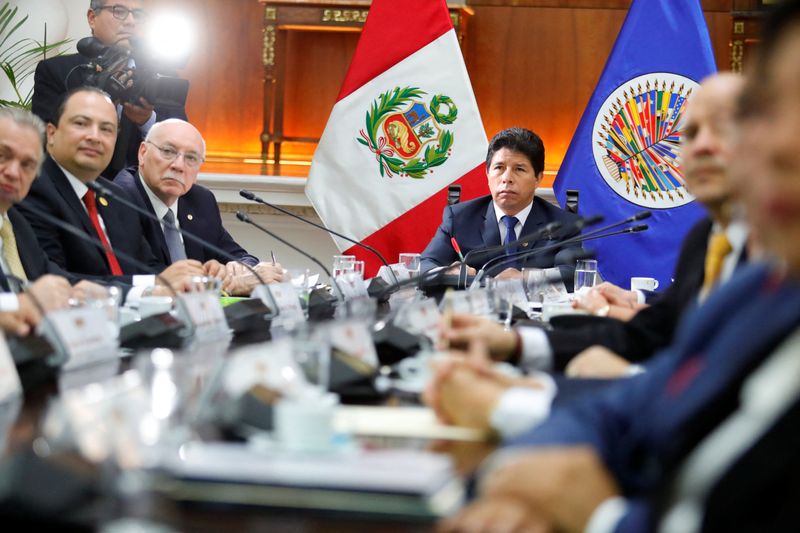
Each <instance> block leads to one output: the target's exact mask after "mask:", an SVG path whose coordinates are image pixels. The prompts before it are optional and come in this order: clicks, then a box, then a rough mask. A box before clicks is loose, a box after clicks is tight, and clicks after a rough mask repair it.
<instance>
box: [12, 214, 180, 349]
mask: <svg viewBox="0 0 800 533" xmlns="http://www.w3.org/2000/svg"><path fill="white" fill-rule="evenodd" d="M26 207H27V208H28V209H30V210H31V211H33V212H35V213H36V215H37V216H39V217H41V218H42V219H44V220H45V222H47V223H49V224H53V225H54V226H56V227H58V228H60V229H62V230H64V231H66V232H67V233H71V234H72V235H74V236H76V237H78V238H79V239H81V240H82V241H84V242H87V243H89V244H91V245H92V246H94V247H96V248H98V249H99V250H100V251H102V252H103V253H105V250H106V248H105V246H104V245H103V243H102V242H101V241H100V239H98V238H97V237H92V236H91V235H88V234H86V233H84V232H83V230H81V229H79V228H77V227H75V226H73V225H72V224H70V223H69V222H65V221H63V220H61V219H60V218H58V217H55V216H53V215H51V214H50V213H48V212H47V211H44V210H42V209H39V208H35V207H33V206H31V205H28V206H26ZM110 245H111V243H110V242H109V246H110ZM112 249H113V248H112ZM114 255H116V256H117V257H119V258H121V259H124V260H125V261H127V262H129V263H131V264H132V265H134V266H135V267H136V268H138V269H140V270H142V271H144V272H147V273H148V274H153V275H155V277H156V279H158V280H159V281H160V282H161V283H162V284H163V285H164V286H165V287H166V288H167V289H168V290H169V292H170V293H171V294H172V296H173V297H174V299H175V304H176V305H177V306H178V308H179V310H180V312H181V313H182V314H183V316H184V317H185V319H186V323H185V324H183V327H182V328H181V329H180V331H178V330H177V329H176V324H175V323H174V322H171V321H170V320H169V319H167V318H166V317H165V316H163V315H156V316H153V317H147V318H146V319H144V320H140V321H139V322H135V323H134V324H129V325H128V326H125V328H122V329H123V330H125V329H126V328H130V326H137V327H136V328H134V329H135V331H134V330H133V329H131V330H129V331H131V332H132V333H131V334H129V335H125V334H124V331H120V345H122V346H125V345H127V346H129V347H134V348H138V347H142V348H144V347H157V346H162V347H164V346H165V344H164V343H159V344H157V345H155V346H151V345H150V344H149V343H148V344H140V343H139V342H138V341H137V339H136V338H135V336H136V335H138V334H142V335H144V336H145V337H147V338H149V339H150V340H152V341H157V340H160V339H161V338H162V337H163V338H165V339H166V340H165V342H171V343H172V344H171V345H170V346H168V347H179V346H181V345H183V343H184V341H185V340H186V339H189V338H191V336H192V335H194V331H195V325H194V323H193V322H192V320H191V318H190V317H191V315H190V314H189V311H188V309H186V304H185V302H184V301H183V300H181V298H179V297H178V292H177V291H176V290H175V288H174V287H173V286H172V284H171V283H170V282H169V281H167V280H166V279H165V278H164V277H163V276H162V275H161V274H160V273H158V272H156V271H155V270H154V269H153V268H152V267H151V266H150V265H148V264H146V263H143V262H142V261H140V260H139V259H137V258H135V257H133V256H132V255H130V254H127V253H125V252H123V251H121V250H114ZM165 315H167V316H170V318H172V317H171V315H169V314H168V313H165ZM151 319H153V320H151ZM174 320H175V319H174V318H172V321H174ZM176 337H177V338H176ZM145 340H146V339H145Z"/></svg>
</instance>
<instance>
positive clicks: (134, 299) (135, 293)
mask: <svg viewBox="0 0 800 533" xmlns="http://www.w3.org/2000/svg"><path fill="white" fill-rule="evenodd" d="M155 284H156V277H155V276H152V275H142V274H137V275H135V276H133V287H131V290H129V291H128V294H127V295H126V296H125V305H127V306H128V307H139V300H141V299H142V294H143V293H144V291H146V290H147V289H149V288H150V287H152V286H153V285H155Z"/></svg>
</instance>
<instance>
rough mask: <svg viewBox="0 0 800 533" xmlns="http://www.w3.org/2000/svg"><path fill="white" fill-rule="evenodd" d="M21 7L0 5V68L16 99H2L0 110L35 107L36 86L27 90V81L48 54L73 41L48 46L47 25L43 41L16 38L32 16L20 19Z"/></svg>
mask: <svg viewBox="0 0 800 533" xmlns="http://www.w3.org/2000/svg"><path fill="white" fill-rule="evenodd" d="M17 11H18V8H17V7H13V8H12V7H11V6H10V5H9V3H8V2H4V3H3V5H2V6H0V69H2V70H3V74H5V76H6V79H7V80H8V83H9V85H10V87H11V89H12V91H13V94H14V97H15V99H10V100H6V99H2V98H0V107H19V108H23V109H30V108H31V99H32V98H33V87H32V86H31V88H30V89H28V90H25V89H24V88H23V85H24V83H25V80H26V79H28V77H29V76H31V74H33V72H34V70H35V69H36V65H37V63H39V61H41V60H42V59H44V58H45V57H47V52H49V51H52V50H53V49H55V48H58V47H59V46H61V45H63V44H66V43H68V42H69V41H70V39H65V40H63V41H59V42H56V43H51V44H48V43H47V24H45V26H44V38H43V39H42V42H39V41H37V40H35V39H31V38H30V37H26V38H22V39H16V40H15V39H14V34H15V32H17V30H19V28H20V27H22V25H23V24H25V23H26V22H27V20H28V16H27V15H26V16H24V17H22V18H21V19H18V18H17Z"/></svg>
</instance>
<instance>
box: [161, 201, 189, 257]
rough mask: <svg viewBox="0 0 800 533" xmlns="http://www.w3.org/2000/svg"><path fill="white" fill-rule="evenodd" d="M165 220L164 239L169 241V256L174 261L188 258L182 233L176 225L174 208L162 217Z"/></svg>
mask: <svg viewBox="0 0 800 533" xmlns="http://www.w3.org/2000/svg"><path fill="white" fill-rule="evenodd" d="M161 220H163V221H164V239H165V240H166V241H167V248H168V249H169V257H170V259H171V260H172V262H173V263H174V262H175V261H180V260H181V259H186V249H184V247H183V243H182V242H181V235H180V233H179V232H178V229H177V228H176V227H175V215H174V214H173V213H172V209H167V214H166V215H164V217H163V218H162V219H161Z"/></svg>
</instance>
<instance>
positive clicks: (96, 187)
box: [86, 181, 266, 285]
mask: <svg viewBox="0 0 800 533" xmlns="http://www.w3.org/2000/svg"><path fill="white" fill-rule="evenodd" d="M86 186H87V187H89V188H90V189H92V190H93V191H94V192H95V193H96V194H99V195H102V196H107V197H109V198H111V199H112V200H115V201H117V202H119V203H121V204H122V205H124V206H125V207H128V208H130V209H133V210H134V211H136V212H137V213H139V214H140V215H144V216H145V217H147V218H149V219H150V220H152V221H154V222H155V223H157V224H162V223H163V224H164V225H165V226H167V227H169V228H171V229H174V230H176V231H177V232H178V233H180V234H181V235H183V236H184V237H185V238H187V239H189V240H190V241H192V242H195V243H197V244H199V245H201V246H204V247H206V248H208V249H209V250H211V251H212V252H214V253H215V254H217V255H220V256H222V257H224V258H225V259H227V260H228V261H234V262H236V263H239V264H240V265H242V266H243V267H245V268H246V269H247V270H249V271H250V273H251V274H253V275H254V276H255V277H256V279H257V280H258V282H259V283H260V284H261V285H266V282H265V281H264V278H262V277H261V276H260V275H259V273H258V272H257V271H256V269H255V268H253V267H252V266H250V265H248V264H247V263H245V262H244V261H242V260H241V259H239V258H238V257H236V256H235V255H233V254H231V253H229V252H227V251H225V250H223V249H222V248H220V247H219V246H216V245H214V244H212V243H210V242H208V241H207V240H206V239H203V238H201V237H198V236H197V235H195V234H194V233H192V232H190V231H187V230H185V229H182V228H179V227H178V225H177V224H176V223H175V222H171V223H168V222H166V221H164V220H161V219H159V218H158V217H157V216H155V215H154V214H153V213H151V212H150V211H149V210H147V209H144V208H143V207H141V206H139V205H136V204H135V203H134V202H131V201H130V200H128V199H127V198H123V197H122V196H121V195H119V194H117V193H115V192H114V191H112V190H110V189H109V188H108V187H106V186H104V185H102V184H100V183H97V182H96V181H90V182H87V183H86Z"/></svg>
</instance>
